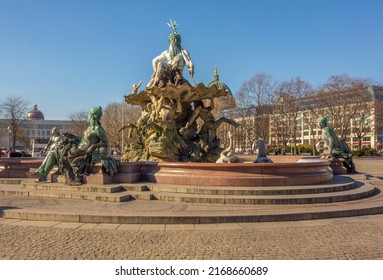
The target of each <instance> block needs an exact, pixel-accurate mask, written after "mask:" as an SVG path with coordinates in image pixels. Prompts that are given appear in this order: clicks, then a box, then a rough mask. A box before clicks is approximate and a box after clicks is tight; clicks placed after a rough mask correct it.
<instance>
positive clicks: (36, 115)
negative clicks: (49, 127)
mask: <svg viewBox="0 0 383 280" xmlns="http://www.w3.org/2000/svg"><path fill="white" fill-rule="evenodd" d="M27 119H29V120H44V114H43V113H42V112H41V111H40V110H39V109H37V104H35V106H33V109H32V110H31V111H29V112H28V115H27Z"/></svg>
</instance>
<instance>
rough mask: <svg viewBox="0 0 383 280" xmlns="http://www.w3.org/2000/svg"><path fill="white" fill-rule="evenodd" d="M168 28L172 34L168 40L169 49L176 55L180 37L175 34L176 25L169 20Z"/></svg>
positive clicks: (178, 49) (179, 48) (179, 47)
mask: <svg viewBox="0 0 383 280" xmlns="http://www.w3.org/2000/svg"><path fill="white" fill-rule="evenodd" d="M168 26H169V27H170V28H171V29H172V30H173V33H172V34H170V35H169V37H168V40H169V43H170V48H171V49H172V50H173V51H174V52H175V53H178V52H179V51H180V50H181V35H180V34H179V33H178V32H177V23H176V22H175V21H172V20H170V23H168Z"/></svg>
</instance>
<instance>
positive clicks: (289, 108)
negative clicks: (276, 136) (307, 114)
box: [274, 77, 313, 153]
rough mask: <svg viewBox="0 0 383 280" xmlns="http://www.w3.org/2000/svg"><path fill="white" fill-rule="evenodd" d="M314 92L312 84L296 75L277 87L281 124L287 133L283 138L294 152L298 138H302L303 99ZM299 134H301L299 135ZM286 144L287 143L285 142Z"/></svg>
mask: <svg viewBox="0 0 383 280" xmlns="http://www.w3.org/2000/svg"><path fill="white" fill-rule="evenodd" d="M312 94H313V89H312V86H311V84H310V83H309V82H307V81H305V80H303V79H302V78H301V77H296V78H294V79H291V80H290V81H284V82H281V83H280V85H279V86H278V89H277V96H278V98H277V101H278V103H279V105H278V106H276V107H274V108H277V109H278V116H279V119H278V121H279V124H278V125H279V126H280V128H283V129H281V132H284V133H286V135H283V136H282V137H281V138H282V139H283V140H284V141H288V142H290V144H291V146H292V152H293V153H296V150H295V147H296V145H297V138H301V135H300V134H301V131H302V125H303V123H302V121H303V118H302V115H301V112H302V109H303V108H302V100H303V99H304V98H306V97H307V96H310V95H312ZM298 134H299V135H298ZM284 144H285V145H286V144H287V143H284Z"/></svg>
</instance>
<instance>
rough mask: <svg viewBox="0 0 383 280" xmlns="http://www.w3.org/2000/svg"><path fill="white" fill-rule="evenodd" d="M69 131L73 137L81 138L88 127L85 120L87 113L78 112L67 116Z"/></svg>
mask: <svg viewBox="0 0 383 280" xmlns="http://www.w3.org/2000/svg"><path fill="white" fill-rule="evenodd" d="M69 118H70V121H71V122H70V124H71V127H72V129H71V131H68V132H70V133H72V134H74V135H77V136H79V137H82V135H83V134H84V132H85V130H86V128H87V127H88V123H87V118H88V113H87V112H86V111H78V112H75V113H72V114H70V115H69Z"/></svg>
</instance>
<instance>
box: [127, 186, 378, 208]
mask: <svg viewBox="0 0 383 280" xmlns="http://www.w3.org/2000/svg"><path fill="white" fill-rule="evenodd" d="M378 193H379V190H378V189H377V188H375V187H374V186H372V185H370V184H364V185H363V186H361V187H359V188H356V189H352V190H347V191H341V192H333V193H315V194H298V195H201V194H185V193H182V194H181V193H166V192H153V194H152V195H153V197H154V198H155V199H157V200H160V201H166V202H186V203H208V204H240V205H255V204H317V203H334V202H344V201H351V200H358V199H364V198H368V197H371V196H374V195H376V194H378ZM132 195H133V197H134V194H132Z"/></svg>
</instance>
